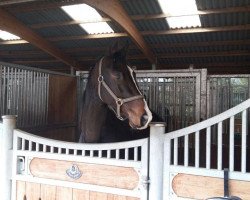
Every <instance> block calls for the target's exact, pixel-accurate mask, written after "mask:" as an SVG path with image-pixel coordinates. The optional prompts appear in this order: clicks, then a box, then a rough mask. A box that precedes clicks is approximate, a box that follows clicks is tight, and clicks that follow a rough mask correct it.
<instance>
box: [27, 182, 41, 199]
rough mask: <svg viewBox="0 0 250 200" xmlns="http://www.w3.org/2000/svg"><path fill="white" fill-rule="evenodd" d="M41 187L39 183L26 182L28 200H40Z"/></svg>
mask: <svg viewBox="0 0 250 200" xmlns="http://www.w3.org/2000/svg"><path fill="white" fill-rule="evenodd" d="M40 189H41V185H40V184H39V183H30V182H26V199H27V200H38V199H39V198H40V192H41V191H40Z"/></svg>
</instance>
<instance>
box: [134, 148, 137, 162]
mask: <svg viewBox="0 0 250 200" xmlns="http://www.w3.org/2000/svg"><path fill="white" fill-rule="evenodd" d="M134 161H138V147H135V148H134Z"/></svg>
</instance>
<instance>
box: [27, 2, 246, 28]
mask: <svg viewBox="0 0 250 200" xmlns="http://www.w3.org/2000/svg"><path fill="white" fill-rule="evenodd" d="M236 12H250V6H246V7H233V8H223V9H209V10H204V11H197V12H193V13H186V14H185V15H170V14H167V13H162V14H152V15H132V16H130V18H131V19H132V20H134V21H137V20H151V19H164V18H167V17H175V16H190V15H210V14H225V13H236ZM109 21H111V19H110V18H106V17H104V18H102V19H101V20H98V21H97V20H93V21H89V20H86V21H76V20H71V21H63V22H50V23H39V24H33V25H31V27H32V28H35V29H39V28H45V27H55V26H69V25H74V24H85V23H90V22H93V23H94V22H109Z"/></svg>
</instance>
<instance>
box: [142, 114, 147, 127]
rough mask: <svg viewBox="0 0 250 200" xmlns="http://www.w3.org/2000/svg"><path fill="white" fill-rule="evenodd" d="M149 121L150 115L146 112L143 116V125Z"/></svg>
mask: <svg viewBox="0 0 250 200" xmlns="http://www.w3.org/2000/svg"><path fill="white" fill-rule="evenodd" d="M147 122H148V115H146V114H144V115H142V117H141V126H144V125H145V124H147Z"/></svg>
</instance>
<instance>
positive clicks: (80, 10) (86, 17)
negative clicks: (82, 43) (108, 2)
mask: <svg viewBox="0 0 250 200" xmlns="http://www.w3.org/2000/svg"><path fill="white" fill-rule="evenodd" d="M61 8H62V9H63V10H64V11H65V12H66V13H67V14H68V15H69V16H70V17H72V18H73V19H74V20H76V21H95V20H96V21H100V20H101V19H102V16H101V15H100V14H99V13H98V12H97V11H96V10H95V9H94V8H92V7H90V6H88V5H87V4H78V5H71V6H62V7H61ZM80 26H81V27H82V28H83V29H84V30H85V31H86V32H87V33H88V34H100V33H113V32H114V31H113V30H112V28H111V27H110V26H109V25H108V24H107V23H106V22H95V23H92V22H89V23H84V24H80Z"/></svg>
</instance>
